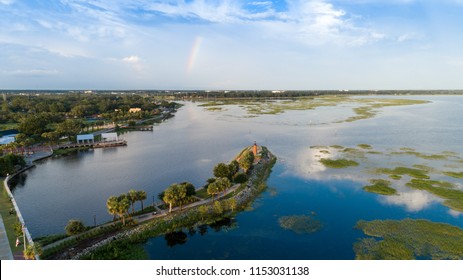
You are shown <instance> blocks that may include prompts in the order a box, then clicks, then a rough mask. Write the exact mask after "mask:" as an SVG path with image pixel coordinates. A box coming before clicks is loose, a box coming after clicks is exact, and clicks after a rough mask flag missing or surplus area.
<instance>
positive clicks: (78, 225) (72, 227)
mask: <svg viewBox="0 0 463 280" xmlns="http://www.w3.org/2000/svg"><path fill="white" fill-rule="evenodd" d="M65 230H66V234H67V235H69V236H71V235H76V234H79V233H82V232H84V231H85V226H84V224H83V223H82V222H81V221H79V220H69V222H68V224H67V225H66V227H65Z"/></svg>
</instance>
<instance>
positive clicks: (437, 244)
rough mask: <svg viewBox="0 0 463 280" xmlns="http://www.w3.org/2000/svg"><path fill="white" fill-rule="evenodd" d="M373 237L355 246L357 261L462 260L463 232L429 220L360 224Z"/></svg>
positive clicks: (357, 226) (457, 228) (376, 221)
mask: <svg viewBox="0 0 463 280" xmlns="http://www.w3.org/2000/svg"><path fill="white" fill-rule="evenodd" d="M356 228H357V229H359V230H362V231H363V232H364V233H365V234H366V235H368V236H371V237H367V238H362V239H359V241H358V242H356V243H355V244H354V251H355V255H356V259H362V260H365V259H368V260H383V259H386V260H393V259H399V260H405V259H416V258H421V259H423V258H424V259H452V260H459V259H463V229H461V228H459V227H455V226H452V225H449V224H443V223H434V222H431V221H428V220H412V219H405V220H401V221H395V220H374V221H370V222H367V221H359V222H358V223H357V225H356Z"/></svg>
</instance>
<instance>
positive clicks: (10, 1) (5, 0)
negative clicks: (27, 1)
mask: <svg viewBox="0 0 463 280" xmlns="http://www.w3.org/2000/svg"><path fill="white" fill-rule="evenodd" d="M14 1H15V0H0V4H3V5H10V4H13V3H14Z"/></svg>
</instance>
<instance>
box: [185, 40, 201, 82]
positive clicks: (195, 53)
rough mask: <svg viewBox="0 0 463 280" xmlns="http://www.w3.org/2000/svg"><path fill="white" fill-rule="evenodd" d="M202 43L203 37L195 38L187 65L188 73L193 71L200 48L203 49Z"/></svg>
mask: <svg viewBox="0 0 463 280" xmlns="http://www.w3.org/2000/svg"><path fill="white" fill-rule="evenodd" d="M202 42H203V37H201V36H197V37H196V38H195V41H194V42H193V46H192V47H191V51H190V55H189V57H188V63H187V65H186V72H187V73H190V72H191V71H192V70H193V67H194V65H195V61H196V58H197V57H198V53H199V48H200V47H201V43H202Z"/></svg>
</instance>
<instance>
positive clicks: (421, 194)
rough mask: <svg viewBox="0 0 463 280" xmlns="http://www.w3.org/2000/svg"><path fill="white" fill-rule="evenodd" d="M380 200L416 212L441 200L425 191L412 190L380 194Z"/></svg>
mask: <svg viewBox="0 0 463 280" xmlns="http://www.w3.org/2000/svg"><path fill="white" fill-rule="evenodd" d="M380 201H381V202H383V203H384V204H387V205H399V206H404V207H405V208H406V209H407V210H408V211H411V212H418V211H421V210H423V209H425V208H427V207H429V206H430V205H431V204H433V203H438V202H441V201H442V199H440V198H437V197H436V196H434V195H432V194H430V193H428V192H426V191H419V190H412V191H408V192H399V193H398V195H392V196H382V197H381V198H380Z"/></svg>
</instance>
